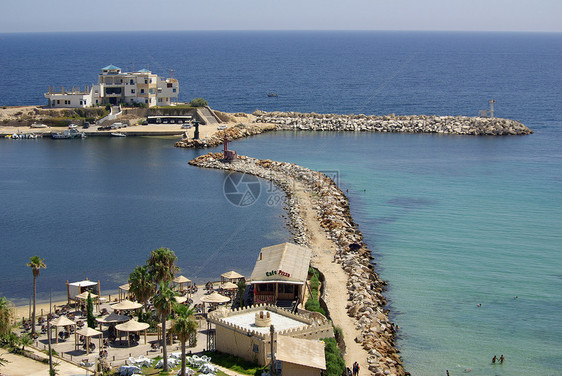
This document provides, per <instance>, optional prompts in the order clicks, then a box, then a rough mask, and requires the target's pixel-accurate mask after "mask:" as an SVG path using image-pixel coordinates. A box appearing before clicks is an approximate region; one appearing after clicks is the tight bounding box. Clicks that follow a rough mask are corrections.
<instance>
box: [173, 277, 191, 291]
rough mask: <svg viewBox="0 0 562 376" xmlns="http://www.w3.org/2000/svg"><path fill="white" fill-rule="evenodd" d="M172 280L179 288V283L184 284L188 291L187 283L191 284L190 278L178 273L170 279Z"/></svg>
mask: <svg viewBox="0 0 562 376" xmlns="http://www.w3.org/2000/svg"><path fill="white" fill-rule="evenodd" d="M172 282H174V283H175V284H176V286H178V287H179V289H180V290H181V289H182V288H181V287H182V286H181V285H183V284H185V287H186V289H187V290H188V292H189V285H190V284H191V279H189V278H187V277H184V276H183V275H180V276H177V277H176V278H174V279H173V280H172Z"/></svg>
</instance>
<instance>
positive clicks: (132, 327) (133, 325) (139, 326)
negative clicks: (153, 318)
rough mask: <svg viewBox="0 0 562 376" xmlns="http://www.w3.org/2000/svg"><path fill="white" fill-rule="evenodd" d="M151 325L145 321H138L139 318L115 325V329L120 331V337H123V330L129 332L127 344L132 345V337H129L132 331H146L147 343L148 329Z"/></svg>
mask: <svg viewBox="0 0 562 376" xmlns="http://www.w3.org/2000/svg"><path fill="white" fill-rule="evenodd" d="M149 326H150V325H149V324H147V323H145V322H138V321H137V320H134V319H131V320H129V321H127V322H126V323H123V324H119V325H115V329H117V330H118V331H119V339H121V332H126V333H127V346H131V339H130V338H129V333H130V332H135V333H136V332H144V343H145V344H146V329H148V327H149Z"/></svg>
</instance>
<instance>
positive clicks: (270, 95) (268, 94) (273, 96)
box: [267, 92, 279, 98]
mask: <svg viewBox="0 0 562 376" xmlns="http://www.w3.org/2000/svg"><path fill="white" fill-rule="evenodd" d="M267 96H268V97H270V98H276V97H278V96H279V95H277V93H272V92H270V93H267Z"/></svg>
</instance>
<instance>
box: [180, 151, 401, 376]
mask: <svg viewBox="0 0 562 376" xmlns="http://www.w3.org/2000/svg"><path fill="white" fill-rule="evenodd" d="M222 158H223V155H222V153H209V154H207V155H202V156H200V157H197V158H195V159H194V160H192V161H190V162H189V163H190V164H191V165H194V166H199V167H205V168H214V169H221V170H227V171H236V172H242V173H247V174H251V175H255V176H258V177H261V178H264V179H268V180H270V181H272V182H273V183H274V184H275V185H276V186H277V187H279V188H280V189H281V190H283V191H284V192H285V194H286V204H287V206H288V208H287V209H288V213H289V221H290V226H291V228H292V231H293V235H294V242H295V243H296V244H300V245H304V246H311V236H310V231H309V229H307V227H306V221H305V220H304V218H303V217H302V210H301V209H302V208H301V204H300V203H299V198H298V194H297V193H298V192H297V190H298V189H301V190H304V193H305V194H306V195H307V196H308V197H310V199H311V202H312V209H313V211H314V214H315V215H316V219H317V220H318V222H319V223H320V225H321V227H322V228H323V229H324V231H325V235H326V237H327V238H328V239H330V240H331V242H332V243H333V244H334V245H335V248H336V251H335V253H334V261H335V262H334V263H331V264H330V265H329V266H325V267H326V268H341V269H343V270H344V272H345V273H346V275H347V293H348V296H347V299H346V297H341V301H340V302H339V304H344V305H346V309H347V314H348V316H350V317H351V318H352V319H353V322H354V323H355V329H357V331H358V333H359V335H357V336H356V337H355V338H346V339H345V340H346V341H350V340H353V341H355V342H357V343H358V344H360V345H361V346H362V347H363V349H364V350H365V352H366V354H367V355H366V358H367V364H368V369H369V371H370V373H371V374H372V375H375V376H383V375H406V374H407V373H406V372H405V371H404V368H403V365H402V361H401V358H400V355H399V354H398V351H397V349H396V347H395V338H396V327H395V326H394V325H393V323H392V322H391V321H390V319H389V317H388V310H386V309H385V305H386V299H385V297H384V296H383V290H384V288H385V285H386V283H385V282H384V281H382V280H381V279H380V278H379V277H378V275H377V273H376V272H375V270H374V265H373V263H372V262H371V260H372V256H371V251H370V250H369V249H368V248H367V247H366V245H365V243H364V242H363V235H362V234H361V232H360V231H359V230H358V228H357V225H356V224H355V223H354V221H353V218H352V217H351V214H350V210H349V203H348V200H347V197H346V196H345V194H344V193H343V192H342V191H341V190H340V189H339V188H338V187H337V185H336V184H335V183H334V182H333V181H332V179H330V178H329V177H327V176H326V175H324V174H322V173H320V172H316V171H313V170H310V169H307V168H304V167H302V166H298V165H295V164H291V163H286V162H276V161H271V160H259V159H255V158H250V157H245V156H240V157H239V158H238V159H237V160H235V161H233V162H223V161H222ZM301 197H302V196H301ZM320 271H321V272H323V273H324V274H325V273H326V271H327V270H320ZM346 301H347V302H346ZM330 309H335V308H334V307H330V306H328V310H329V311H330ZM344 334H345V333H344ZM352 337H353V336H352ZM365 371H366V370H365ZM362 372H363V371H362ZM362 374H363V373H362Z"/></svg>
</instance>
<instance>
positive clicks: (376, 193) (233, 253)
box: [0, 32, 562, 376]
mask: <svg viewBox="0 0 562 376" xmlns="http://www.w3.org/2000/svg"><path fill="white" fill-rule="evenodd" d="M0 50H1V51H2V53H1V54H0V66H1V67H2V69H3V77H4V79H3V80H0V104H5V105H22V104H38V103H44V101H45V99H44V98H43V96H42V93H43V92H45V91H46V88H47V85H51V86H57V87H60V86H65V87H70V86H72V85H83V84H90V83H92V82H95V81H96V80H97V74H98V72H99V69H100V68H101V67H104V66H106V65H108V64H115V65H118V66H121V67H122V68H124V69H126V70H127V69H131V68H132V65H133V62H134V64H135V67H136V69H140V68H145V67H146V66H147V65H148V66H149V68H150V69H151V70H152V71H153V72H155V73H157V74H160V75H167V74H168V69H175V74H174V76H175V77H177V78H178V79H179V80H180V85H181V90H180V100H190V99H191V98H193V97H204V98H206V99H207V100H208V101H209V103H210V104H211V106H213V107H214V108H217V109H220V110H224V111H232V112H236V111H245V112H251V111H253V110H254V109H256V108H259V109H263V110H285V111H303V112H310V111H314V112H319V113H329V112H333V113H365V114H387V113H396V114H438V115H456V114H462V115H476V114H477V113H478V110H480V109H486V108H487V103H488V100H489V99H491V98H494V99H496V100H497V102H496V115H497V116H503V117H509V118H512V119H518V120H521V121H522V122H523V123H525V124H526V125H527V126H529V127H530V128H532V129H533V130H535V131H536V133H535V134H534V135H531V136H526V137H501V138H489V137H455V136H436V135H387V134H328V133H325V134H309V133H299V134H293V133H283V134H268V135H262V136H259V137H255V138H252V139H247V140H243V141H240V142H236V143H233V148H234V149H237V150H238V151H239V152H240V153H243V154H248V155H252V156H256V157H263V158H271V159H278V160H285V161H291V162H295V163H299V164H302V165H304V166H306V167H310V168H313V169H320V170H329V171H336V172H337V173H338V176H339V183H340V185H341V186H342V188H343V189H347V190H348V191H349V192H348V194H349V197H350V202H351V210H352V213H353V215H354V218H355V219H356V221H357V222H358V223H359V224H360V228H361V230H362V232H363V233H364V235H365V239H366V241H367V243H368V244H369V246H370V247H371V249H372V250H373V252H374V255H375V261H376V262H377V270H378V272H379V273H380V274H381V275H382V277H383V278H384V279H385V280H387V281H389V290H388V291H387V297H388V298H389V302H390V308H391V310H392V315H393V320H394V321H395V322H396V323H397V324H398V325H399V326H400V327H401V329H400V338H399V340H398V346H399V348H400V350H401V352H402V355H403V358H404V361H405V364H406V367H407V370H408V371H410V372H411V373H412V374H413V375H417V376H430V375H443V374H445V370H446V369H448V370H449V371H450V373H451V375H459V374H463V373H464V372H465V370H467V369H471V370H472V371H471V372H470V374H471V375H485V376H488V375H490V376H492V375H502V376H511V375H515V376H523V375H541V376H542V375H545V376H548V375H560V374H562V371H561V370H562V356H561V355H560V349H562V343H561V338H562V324H561V322H562V320H560V318H561V316H560V312H562V306H561V304H562V273H561V272H560V271H561V270H562V257H561V256H560V245H561V244H562V238H561V237H562V235H561V231H560V228H562V207H561V206H562V205H561V202H562V197H561V192H562V187H561V184H562V171H561V166H562V156H561V150H562V142H561V139H562V136H561V132H560V130H561V129H562V128H561V125H562V70H560V61H562V34H541V33H536V34H523V33H411V32H285V33H283V32H253V33H252V32H170V33H80V34H14V35H7V34H4V35H0ZM61 62H62V63H63V64H61ZM269 91H275V92H277V93H278V94H279V97H277V98H268V97H267V96H266V93H267V92H269ZM171 145H172V141H171V140H162V139H147V138H138V139H132V138H130V139H126V140H114V139H111V140H108V139H106V140H102V139H93V138H92V139H86V140H82V141H78V142H64V141H62V142H54V141H51V140H38V141H18V142H13V141H7V140H0V207H1V208H2V209H1V210H2V215H1V216H0V231H1V234H2V237H1V239H2V240H1V242H0V254H1V256H2V259H1V260H2V261H1V262H0V293H1V294H4V295H7V296H8V297H10V298H12V299H14V300H16V301H25V300H26V299H28V297H29V293H30V290H31V273H30V271H29V270H27V268H26V267H25V266H24V264H25V261H26V260H27V258H28V257H29V256H30V255H33V254H39V255H41V256H42V257H45V258H46V262H47V264H48V269H47V270H45V271H43V272H42V274H41V276H40V284H39V290H40V294H41V296H43V297H46V294H47V293H48V291H49V289H51V288H53V289H54V290H55V291H62V292H64V283H65V281H66V280H67V279H70V280H75V279H79V278H83V277H89V278H91V279H101V280H102V288H106V289H107V288H115V287H116V286H117V285H119V284H121V283H123V282H124V281H125V280H126V278H127V275H128V273H129V272H130V270H131V269H132V267H133V266H134V265H136V264H140V263H143V262H144V260H145V259H146V257H147V256H148V253H149V251H150V250H152V249H154V248H156V247H160V246H167V247H170V248H172V249H174V251H176V253H177V254H178V256H179V263H180V265H181V267H182V269H183V271H184V272H185V274H186V275H188V276H189V277H193V278H194V279H196V280H198V281H205V280H207V279H209V278H216V277H217V276H218V274H220V272H222V271H224V270H226V269H232V268H234V269H236V270H238V271H240V272H242V273H243V274H248V273H249V272H250V270H251V268H252V266H253V263H254V260H255V256H256V254H257V251H258V249H259V248H260V247H262V246H264V245H269V244H275V243H277V242H281V241H285V240H288V239H289V238H290V235H289V234H288V232H287V229H286V227H285V224H284V219H283V217H282V215H283V210H282V207H281V206H273V207H270V206H268V205H267V198H268V197H267V193H266V192H265V193H263V191H262V195H261V196H260V199H259V200H258V202H257V203H256V204H255V205H253V206H251V207H247V208H236V207H233V206H232V205H230V204H229V203H228V201H226V200H225V198H224V195H223V193H222V184H223V181H224V178H225V174H224V173H222V172H217V171H206V170H198V169H195V168H192V167H190V166H188V165H187V161H188V160H189V159H191V158H193V157H194V156H196V155H198V154H199V153H200V152H198V151H189V150H178V149H174V148H173V147H172V146H171ZM515 296H517V299H514V297H515ZM478 304H481V307H478V306H477V305H478ZM502 353H503V354H504V355H505V356H506V359H507V361H506V363H505V364H503V365H501V366H499V365H495V366H492V365H491V364H490V362H491V358H492V356H493V355H494V354H496V355H498V356H499V355H500V354H502Z"/></svg>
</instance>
